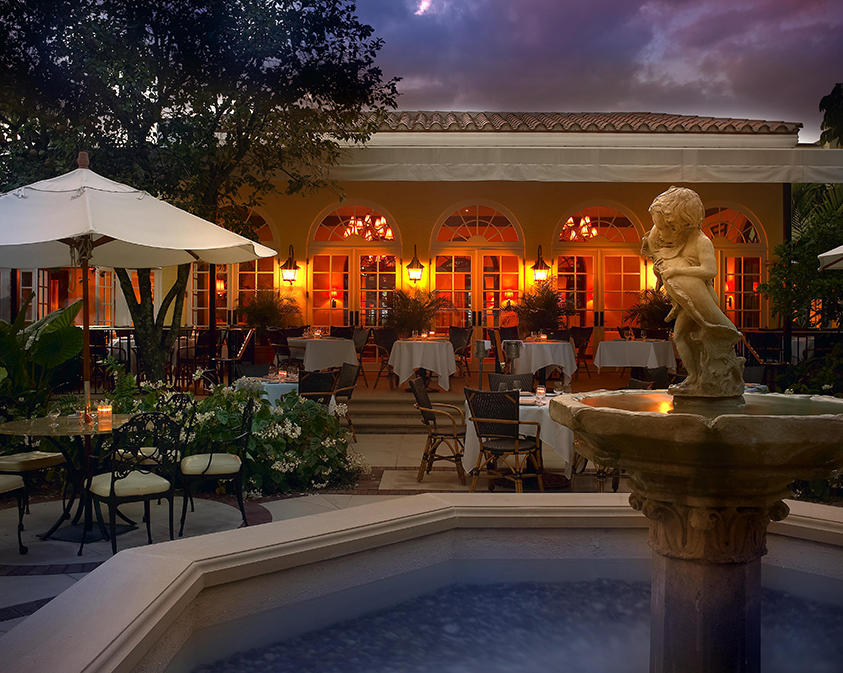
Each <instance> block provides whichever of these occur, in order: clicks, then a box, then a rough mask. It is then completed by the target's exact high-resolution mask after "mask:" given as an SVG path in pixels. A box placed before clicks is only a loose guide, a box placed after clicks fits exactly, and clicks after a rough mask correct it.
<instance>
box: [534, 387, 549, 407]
mask: <svg viewBox="0 0 843 673" xmlns="http://www.w3.org/2000/svg"><path fill="white" fill-rule="evenodd" d="M546 395H547V388H545V387H544V386H538V387H537V388H536V402H537V403H538V405H539V406H542V405H543V404H544V398H545V396H546Z"/></svg>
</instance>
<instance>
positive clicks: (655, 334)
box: [647, 329, 670, 341]
mask: <svg viewBox="0 0 843 673" xmlns="http://www.w3.org/2000/svg"><path fill="white" fill-rule="evenodd" d="M647 338H648V339H655V340H657V341H667V340H668V339H669V338H670V330H669V329H648V330H647Z"/></svg>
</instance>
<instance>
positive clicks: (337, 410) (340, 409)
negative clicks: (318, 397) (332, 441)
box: [334, 402, 348, 418]
mask: <svg viewBox="0 0 843 673" xmlns="http://www.w3.org/2000/svg"><path fill="white" fill-rule="evenodd" d="M347 413H348V405H347V404H343V403H342V402H338V403H337V404H336V406H335V407H334V416H336V417H337V418H345V416H346V414H347Z"/></svg>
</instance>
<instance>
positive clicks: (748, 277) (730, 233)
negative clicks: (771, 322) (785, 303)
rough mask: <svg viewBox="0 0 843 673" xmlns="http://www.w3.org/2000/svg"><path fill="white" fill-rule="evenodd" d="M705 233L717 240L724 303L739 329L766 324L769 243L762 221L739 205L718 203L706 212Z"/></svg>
mask: <svg viewBox="0 0 843 673" xmlns="http://www.w3.org/2000/svg"><path fill="white" fill-rule="evenodd" d="M702 230H703V233H704V234H705V235H706V236H708V237H709V238H710V239H711V240H712V242H713V243H714V249H715V251H716V253H717V269H718V273H719V277H718V288H719V292H718V294H719V295H720V304H721V308H722V309H723V311H724V312H725V313H726V315H727V316H728V318H729V320H731V321H732V322H733V323H735V326H737V328H738V329H757V328H759V327H761V326H762V322H763V320H764V315H763V312H762V298H761V294H760V293H759V292H758V287H759V285H760V284H761V283H762V282H763V279H762V274H763V272H764V262H765V260H766V253H767V246H766V242H765V236H764V231H763V229H762V228H761V225H760V224H757V225H756V224H755V223H753V222H752V221H751V220H750V218H749V216H748V215H747V214H745V213H742V212H741V211H740V210H738V209H737V208H731V207H727V206H714V207H710V208H707V209H706V211H705V220H704V222H703V227H702Z"/></svg>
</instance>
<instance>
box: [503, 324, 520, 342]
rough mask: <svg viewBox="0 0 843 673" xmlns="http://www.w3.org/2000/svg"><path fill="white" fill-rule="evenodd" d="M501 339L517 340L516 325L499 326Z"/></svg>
mask: <svg viewBox="0 0 843 673" xmlns="http://www.w3.org/2000/svg"><path fill="white" fill-rule="evenodd" d="M500 335H501V341H518V328H517V327H501V328H500Z"/></svg>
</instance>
